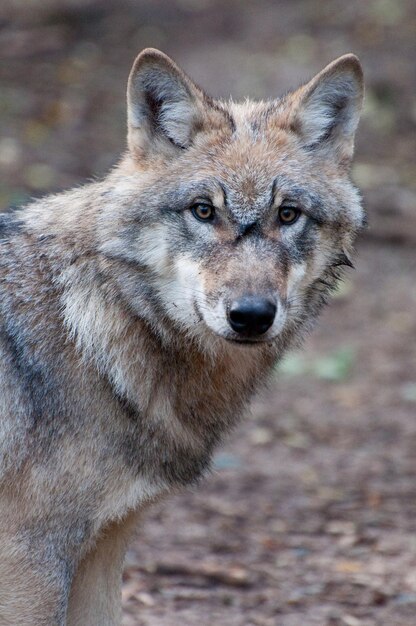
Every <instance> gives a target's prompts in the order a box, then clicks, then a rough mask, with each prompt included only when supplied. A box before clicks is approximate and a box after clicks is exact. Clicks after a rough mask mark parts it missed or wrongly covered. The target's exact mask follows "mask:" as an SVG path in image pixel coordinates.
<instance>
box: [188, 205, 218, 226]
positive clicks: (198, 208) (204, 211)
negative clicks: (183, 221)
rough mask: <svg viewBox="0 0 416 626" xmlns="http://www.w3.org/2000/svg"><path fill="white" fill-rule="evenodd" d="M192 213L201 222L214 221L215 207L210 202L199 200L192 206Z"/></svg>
mask: <svg viewBox="0 0 416 626" xmlns="http://www.w3.org/2000/svg"><path fill="white" fill-rule="evenodd" d="M191 211H192V215H193V216H194V217H196V219H197V220H199V221H200V222H212V220H213V219H214V216H215V209H214V207H213V206H211V205H210V204H204V203H203V202H198V203H197V204H194V205H193V206H192V207H191Z"/></svg>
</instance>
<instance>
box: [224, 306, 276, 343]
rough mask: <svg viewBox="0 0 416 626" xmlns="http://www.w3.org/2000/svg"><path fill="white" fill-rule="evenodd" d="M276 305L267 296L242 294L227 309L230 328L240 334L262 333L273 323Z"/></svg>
mask: <svg viewBox="0 0 416 626" xmlns="http://www.w3.org/2000/svg"><path fill="white" fill-rule="evenodd" d="M275 315H276V305H275V303H274V302H273V301H272V300H269V299H268V298H261V297H259V296H243V297H242V298H240V299H239V300H236V301H235V302H232V304H231V307H230V310H229V311H228V320H229V322H230V326H231V328H232V329H233V330H234V331H235V332H236V333H239V334H240V335H246V336H247V337H255V336H256V335H263V334H264V333H265V332H266V330H269V328H270V326H271V325H272V324H273V321H274V318H275Z"/></svg>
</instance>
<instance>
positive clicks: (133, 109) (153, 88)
mask: <svg viewBox="0 0 416 626" xmlns="http://www.w3.org/2000/svg"><path fill="white" fill-rule="evenodd" d="M127 105H128V140H129V147H130V149H131V150H132V151H133V152H134V153H135V154H138V155H141V156H143V155H145V154H146V153H148V152H149V151H151V152H154V151H155V150H156V151H159V152H160V151H162V152H164V153H170V154H172V151H173V150H174V149H176V150H178V149H185V148H188V147H189V146H190V145H191V144H192V141H193V139H194V137H195V135H196V134H197V133H198V132H200V131H201V130H204V127H207V125H208V121H209V123H210V124H211V127H212V128H215V126H216V125H218V124H219V125H221V123H222V124H223V123H224V117H225V113H224V112H222V111H220V110H219V109H217V108H215V107H214V106H213V103H212V101H211V100H210V99H209V98H208V96H206V95H205V94H204V92H203V91H202V90H201V89H200V88H199V87H197V86H196V85H195V83H193V81H192V80H191V79H190V78H189V77H188V76H186V74H185V73H184V72H183V71H182V70H181V69H180V68H179V67H178V66H177V65H176V64H175V63H174V62H173V61H172V60H171V59H170V58H169V57H168V56H166V55H165V54H163V52H159V50H154V49H153V48H147V49H145V50H143V52H141V53H140V54H139V56H138V57H137V58H136V60H135V62H134V65H133V68H132V70H131V72H130V77H129V82H128V90H127ZM208 117H209V120H208V119H207V118H208Z"/></svg>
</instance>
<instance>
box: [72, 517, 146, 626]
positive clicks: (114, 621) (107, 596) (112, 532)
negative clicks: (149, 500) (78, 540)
mask: <svg viewBox="0 0 416 626" xmlns="http://www.w3.org/2000/svg"><path fill="white" fill-rule="evenodd" d="M137 518H138V514H137V513H136V512H134V513H130V514H129V515H128V516H127V517H126V518H125V519H124V520H123V521H118V522H113V523H112V524H111V525H110V526H108V527H107V528H106V529H105V531H103V533H102V535H101V537H100V538H99V539H98V541H97V542H96V544H95V545H94V547H93V548H92V549H91V550H90V551H89V552H88V553H87V554H86V556H85V557H84V558H83V560H82V561H81V562H80V564H79V566H78V569H77V571H76V574H75V577H74V581H73V584H72V588H71V592H70V598H69V606H68V618H67V626H119V625H120V623H121V577H122V571H123V562H124V556H125V553H126V548H127V543H128V540H129V538H130V537H131V534H132V533H133V530H134V528H135V527H136V524H137Z"/></svg>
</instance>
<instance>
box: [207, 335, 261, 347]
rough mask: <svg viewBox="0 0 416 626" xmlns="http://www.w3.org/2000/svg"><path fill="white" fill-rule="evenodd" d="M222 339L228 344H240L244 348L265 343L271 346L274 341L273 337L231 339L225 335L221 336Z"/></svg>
mask: <svg viewBox="0 0 416 626" xmlns="http://www.w3.org/2000/svg"><path fill="white" fill-rule="evenodd" d="M219 337H221V338H222V339H225V341H227V342H228V343H234V344H239V345H243V346H258V345H262V344H265V343H268V344H270V343H271V342H272V341H273V338H272V337H261V336H260V337H230V336H225V335H219Z"/></svg>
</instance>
